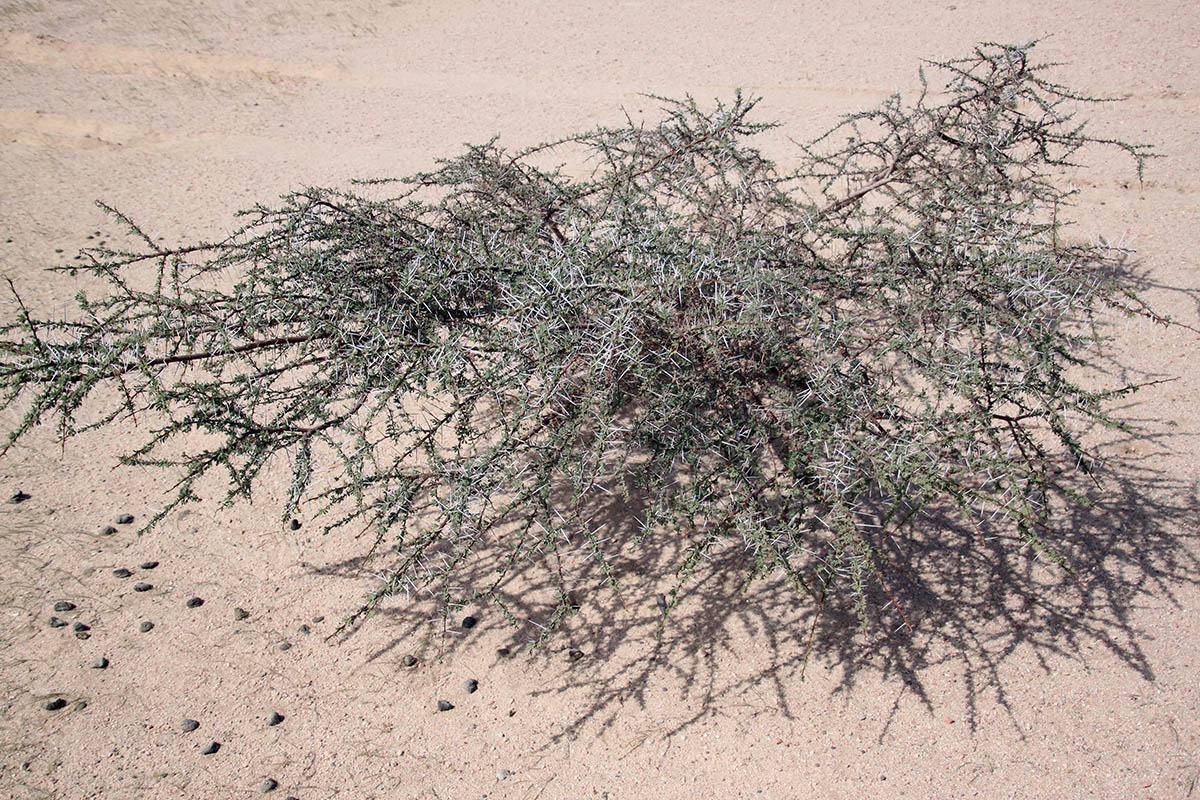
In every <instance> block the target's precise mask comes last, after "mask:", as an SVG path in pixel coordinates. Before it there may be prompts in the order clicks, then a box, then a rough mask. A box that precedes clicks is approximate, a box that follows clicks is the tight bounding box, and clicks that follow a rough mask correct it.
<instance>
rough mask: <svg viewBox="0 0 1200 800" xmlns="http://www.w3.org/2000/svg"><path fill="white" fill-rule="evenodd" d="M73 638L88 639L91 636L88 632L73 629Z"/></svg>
mask: <svg viewBox="0 0 1200 800" xmlns="http://www.w3.org/2000/svg"><path fill="white" fill-rule="evenodd" d="M75 638H76V639H90V638H92V635H91V634H90V633H88V632H87V631H75Z"/></svg>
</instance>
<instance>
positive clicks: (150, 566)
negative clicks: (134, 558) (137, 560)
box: [142, 561, 158, 569]
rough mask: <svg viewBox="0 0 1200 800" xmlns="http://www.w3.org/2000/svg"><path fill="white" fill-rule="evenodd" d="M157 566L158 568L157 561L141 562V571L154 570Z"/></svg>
mask: <svg viewBox="0 0 1200 800" xmlns="http://www.w3.org/2000/svg"><path fill="white" fill-rule="evenodd" d="M157 566H158V562H157V561H143V562H142V569H154V568H155V567H157Z"/></svg>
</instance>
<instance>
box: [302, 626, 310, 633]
mask: <svg viewBox="0 0 1200 800" xmlns="http://www.w3.org/2000/svg"><path fill="white" fill-rule="evenodd" d="M299 630H300V632H301V633H312V628H310V627H308V626H307V625H301V626H300V628H299Z"/></svg>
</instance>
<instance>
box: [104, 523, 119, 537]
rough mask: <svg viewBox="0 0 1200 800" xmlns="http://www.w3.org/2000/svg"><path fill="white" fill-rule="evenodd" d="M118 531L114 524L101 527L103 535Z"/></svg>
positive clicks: (110, 534)
mask: <svg viewBox="0 0 1200 800" xmlns="http://www.w3.org/2000/svg"><path fill="white" fill-rule="evenodd" d="M116 532H117V529H116V528H114V527H113V526H112V525H105V526H104V527H103V528H101V529H100V535H101V536H112V535H113V534H114V533H116Z"/></svg>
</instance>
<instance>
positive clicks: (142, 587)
mask: <svg viewBox="0 0 1200 800" xmlns="http://www.w3.org/2000/svg"><path fill="white" fill-rule="evenodd" d="M153 588H154V586H153V584H149V583H135V584H134V585H133V590H134V591H135V592H148V591H150V590H151V589H153Z"/></svg>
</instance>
